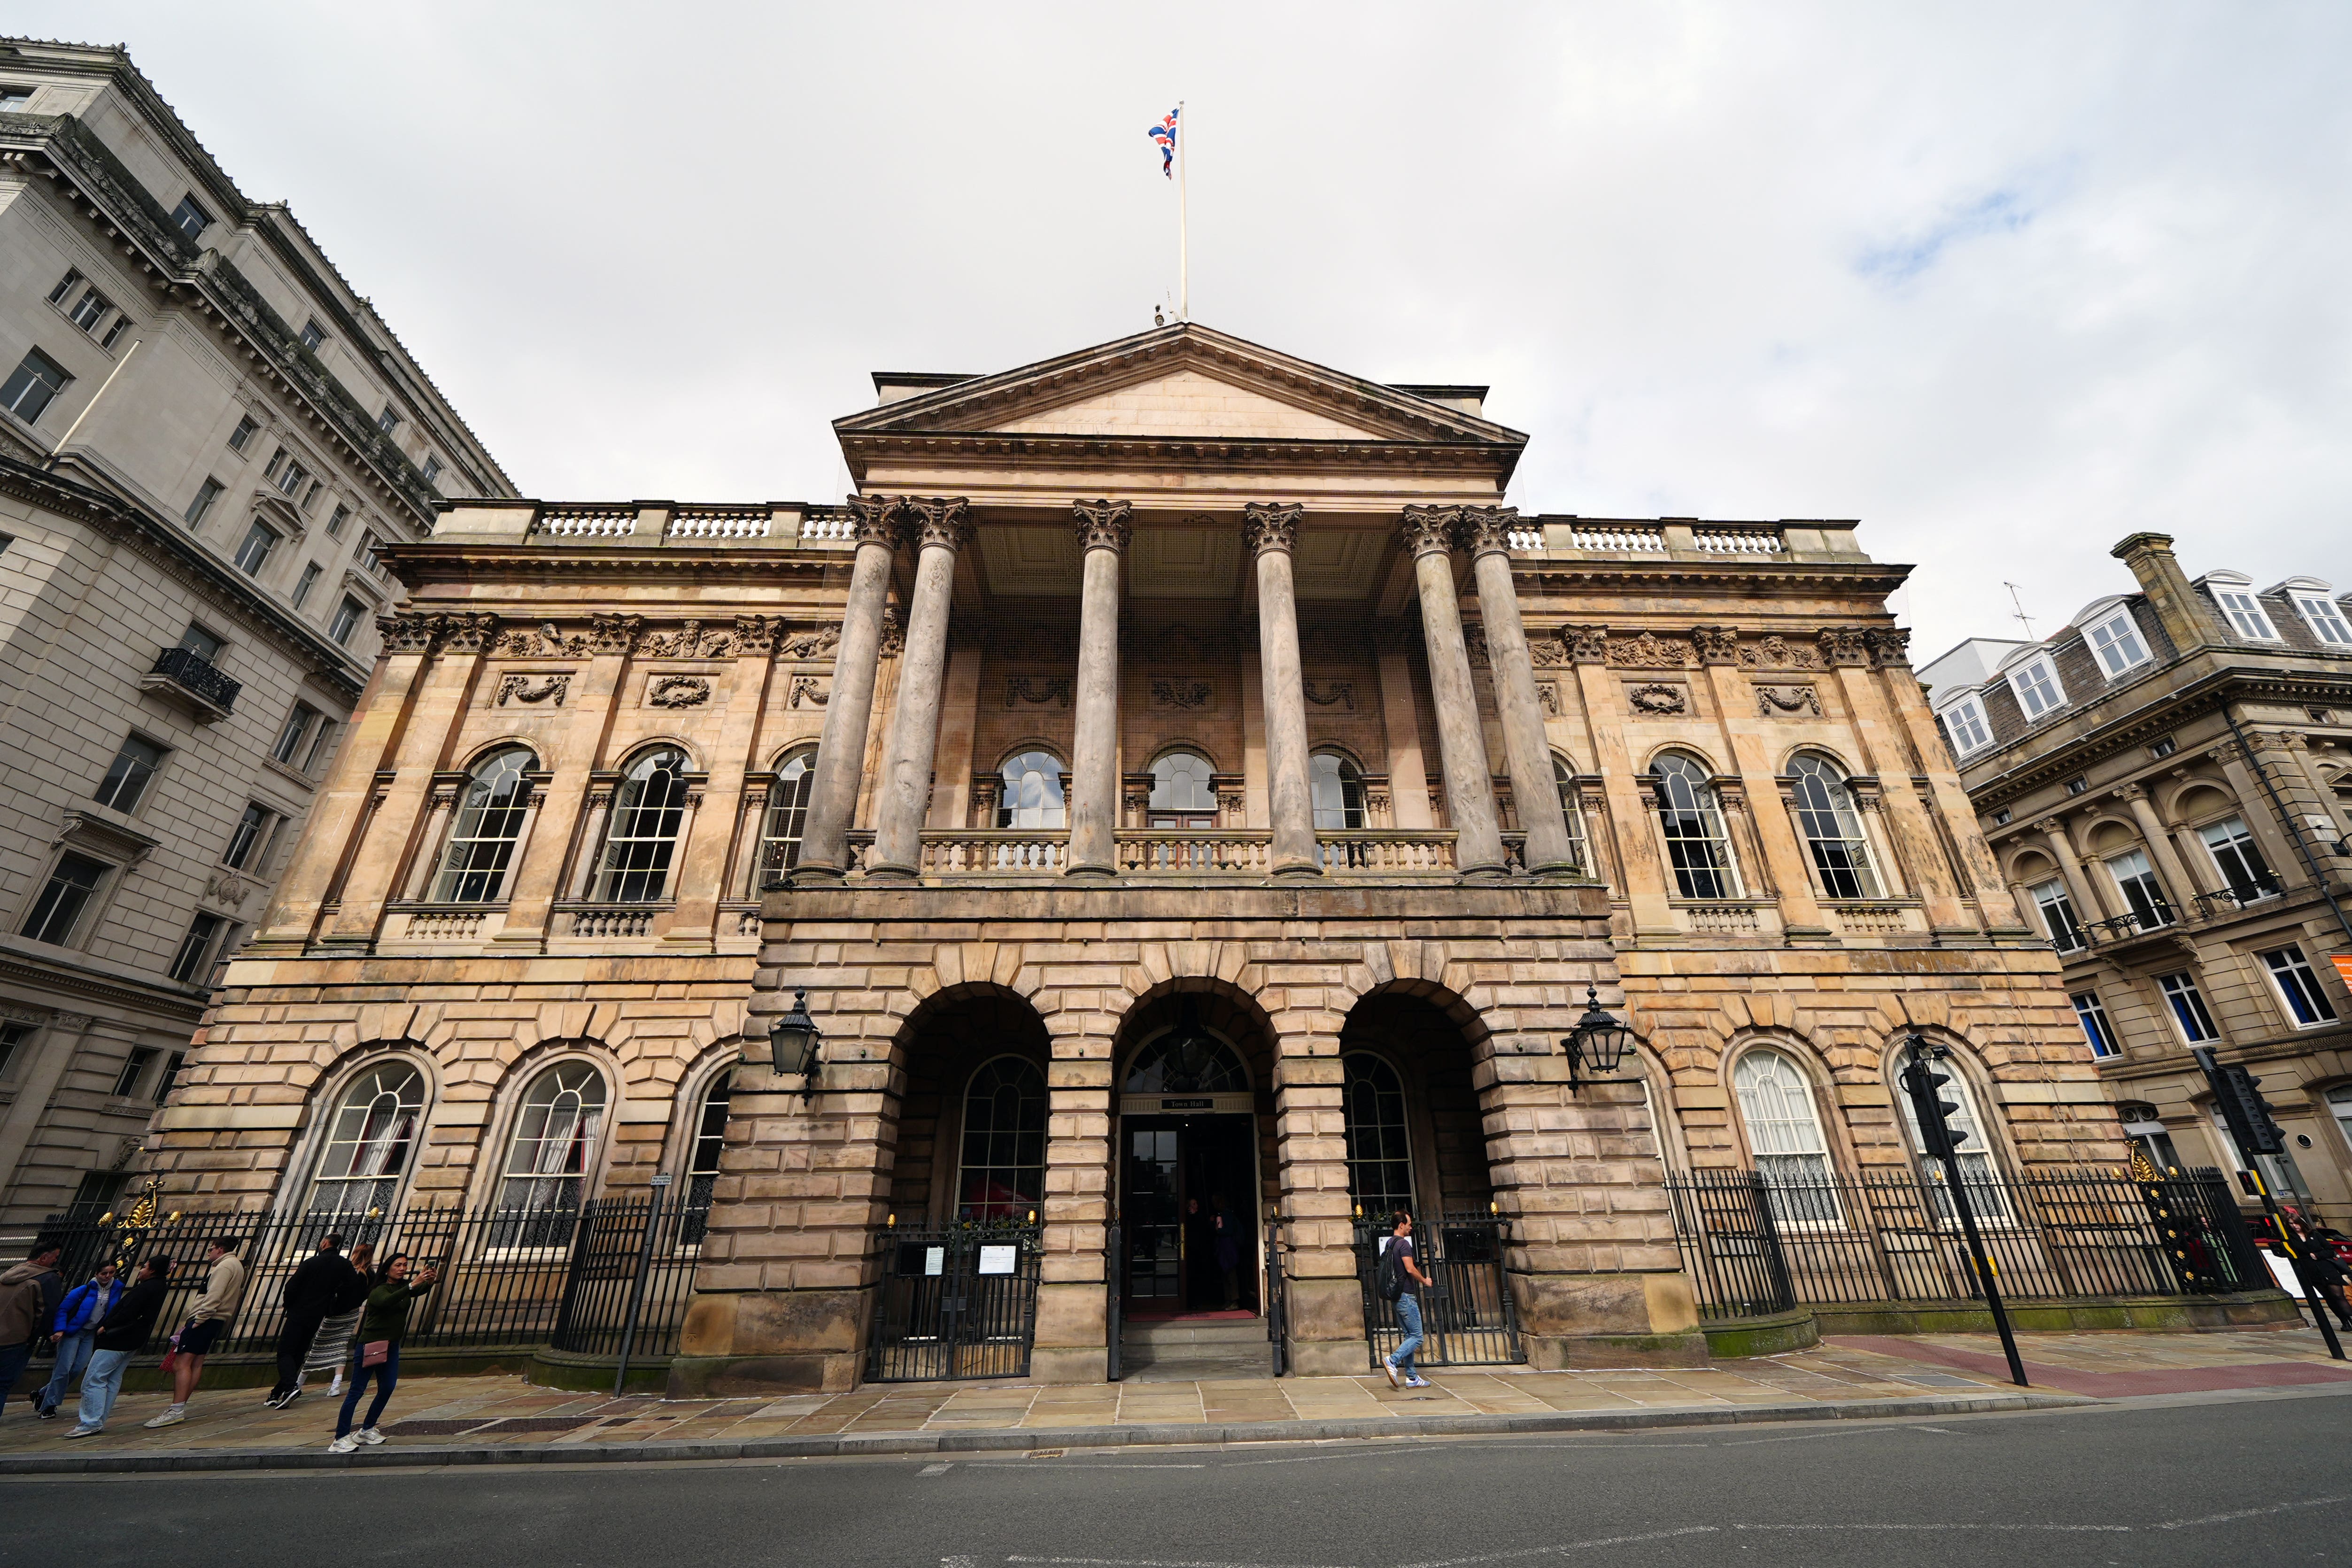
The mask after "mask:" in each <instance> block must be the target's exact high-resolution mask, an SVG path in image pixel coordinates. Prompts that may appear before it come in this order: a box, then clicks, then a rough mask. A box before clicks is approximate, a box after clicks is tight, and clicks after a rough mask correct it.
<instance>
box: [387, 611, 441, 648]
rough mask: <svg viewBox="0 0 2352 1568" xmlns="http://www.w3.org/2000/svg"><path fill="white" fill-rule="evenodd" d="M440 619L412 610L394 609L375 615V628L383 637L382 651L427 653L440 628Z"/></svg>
mask: <svg viewBox="0 0 2352 1568" xmlns="http://www.w3.org/2000/svg"><path fill="white" fill-rule="evenodd" d="M440 619H441V618H440V617H439V616H437V615H425V614H422V613H420V612H416V611H414V610H395V611H394V612H392V613H391V614H389V615H379V616H377V617H376V618H375V629H376V633H377V635H379V636H381V637H382V638H383V651H384V652H385V653H431V652H432V651H433V639H434V637H435V636H436V634H437V633H438V632H439V630H440V624H439V623H440Z"/></svg>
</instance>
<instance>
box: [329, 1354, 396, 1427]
mask: <svg viewBox="0 0 2352 1568" xmlns="http://www.w3.org/2000/svg"><path fill="white" fill-rule="evenodd" d="M366 1354H367V1346H365V1345H363V1344H356V1343H355V1344H353V1345H352V1386H351V1392H350V1393H348V1394H345V1395H344V1396H343V1413H342V1414H341V1416H337V1417H335V1436H336V1437H348V1436H350V1435H351V1430H352V1411H354V1410H356V1409H358V1408H359V1404H360V1392H361V1390H362V1389H364V1388H365V1387H367V1385H368V1379H369V1378H371V1377H373V1378H374V1379H375V1403H374V1404H373V1405H371V1406H368V1413H367V1420H366V1421H365V1422H364V1423H363V1425H365V1426H369V1427H373V1426H374V1425H375V1424H376V1418H377V1417H378V1416H382V1415H383V1407H384V1406H386V1405H387V1404H389V1403H391V1401H392V1390H393V1385H394V1384H396V1383H398V1382H399V1381H400V1344H399V1343H398V1342H397V1341H394V1343H393V1346H392V1354H389V1355H387V1356H385V1357H384V1358H383V1365H382V1366H362V1365H361V1364H360V1362H361V1358H362V1357H363V1356H365V1355H366Z"/></svg>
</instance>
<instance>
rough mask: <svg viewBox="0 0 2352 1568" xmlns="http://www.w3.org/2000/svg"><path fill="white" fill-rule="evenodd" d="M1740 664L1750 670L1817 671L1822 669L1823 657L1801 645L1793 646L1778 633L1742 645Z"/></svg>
mask: <svg viewBox="0 0 2352 1568" xmlns="http://www.w3.org/2000/svg"><path fill="white" fill-rule="evenodd" d="M1739 664H1740V667H1741V668H1742V669H1748V670H1816V669H1819V668H1821V664H1822V660H1821V655H1820V654H1818V653H1814V652H1813V650H1812V649H1811V648H1808V647H1805V646H1803V645H1801V644H1791V643H1790V641H1789V640H1788V639H1787V638H1786V637H1783V636H1781V635H1780V634H1779V633H1778V632H1775V633H1773V634H1772V635H1771V636H1769V637H1759V638H1758V639H1757V640H1756V641H1755V642H1753V643H1742V644H1741V645H1740V648H1739Z"/></svg>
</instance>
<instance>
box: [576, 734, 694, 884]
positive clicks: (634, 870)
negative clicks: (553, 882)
mask: <svg viewBox="0 0 2352 1568" xmlns="http://www.w3.org/2000/svg"><path fill="white" fill-rule="evenodd" d="M686 772H687V758H686V753H685V752H683V751H680V750H679V749H678V748H677V747H674V746H663V747H656V748H655V749H653V750H651V751H648V752H646V754H645V755H644V756H642V757H640V758H637V759H636V760H635V762H632V763H631V764H629V768H628V771H627V772H626V773H625V774H624V775H623V776H622V779H621V787H620V789H617V790H615V791H614V795H613V821H612V826H611V828H610V829H608V830H607V831H606V832H605V834H604V870H603V871H602V873H599V875H598V876H597V878H596V891H595V893H594V894H593V897H594V898H595V900H596V901H597V902H598V903H600V904H652V903H654V902H656V901H657V900H658V899H659V898H660V897H661V895H662V893H663V890H664V889H666V888H667V886H668V885H669V862H670V857H671V856H672V855H673V854H675V853H676V852H677V831H678V827H679V824H680V823H681V822H682V821H684V820H685V817H686Z"/></svg>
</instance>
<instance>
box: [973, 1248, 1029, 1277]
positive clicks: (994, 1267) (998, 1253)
mask: <svg viewBox="0 0 2352 1568" xmlns="http://www.w3.org/2000/svg"><path fill="white" fill-rule="evenodd" d="M1020 1250H1021V1249H1019V1248H1018V1247H983V1248H982V1249H980V1271H981V1272H982V1273H983V1274H1010V1273H1011V1272H1013V1256H1014V1254H1016V1253H1018V1252H1019V1251H1020Z"/></svg>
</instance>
